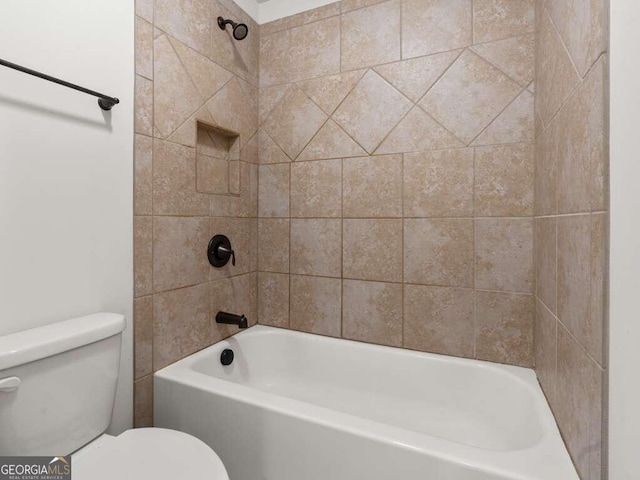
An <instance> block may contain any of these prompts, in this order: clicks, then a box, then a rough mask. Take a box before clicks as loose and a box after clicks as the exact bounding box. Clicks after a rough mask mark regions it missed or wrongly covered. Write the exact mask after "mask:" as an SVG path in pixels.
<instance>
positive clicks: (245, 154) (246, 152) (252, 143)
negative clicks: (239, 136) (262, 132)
mask: <svg viewBox="0 0 640 480" xmlns="http://www.w3.org/2000/svg"><path fill="white" fill-rule="evenodd" d="M259 138H260V137H259V135H258V132H256V133H254V134H253V137H251V139H250V140H249V141H248V142H247V144H246V145H245V146H244V147H243V148H242V150H241V151H240V159H241V160H243V161H245V162H248V163H253V164H255V165H257V164H258V163H260V141H259Z"/></svg>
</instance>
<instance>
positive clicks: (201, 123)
mask: <svg viewBox="0 0 640 480" xmlns="http://www.w3.org/2000/svg"><path fill="white" fill-rule="evenodd" d="M215 123H216V122H215V120H214V119H213V117H212V116H211V114H210V113H209V111H208V110H207V109H206V107H205V106H204V105H203V106H202V107H200V108H199V109H198V110H196V112H195V113H194V114H193V115H191V116H190V117H189V119H188V120H187V121H185V122H184V123H183V124H182V125H180V126H179V127H178V128H177V129H176V130H175V131H174V132H173V133H172V134H171V135H169V136H168V137H167V140H169V141H170V142H173V143H179V144H180V145H184V146H185V147H194V148H195V147H197V146H198V134H199V133H198V132H200V131H201V130H207V128H206V127H205V126H210V125H215ZM200 135H202V134H200ZM157 136H159V137H161V135H160V134H159V133H158V135H157Z"/></svg>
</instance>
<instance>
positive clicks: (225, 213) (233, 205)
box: [210, 195, 240, 217]
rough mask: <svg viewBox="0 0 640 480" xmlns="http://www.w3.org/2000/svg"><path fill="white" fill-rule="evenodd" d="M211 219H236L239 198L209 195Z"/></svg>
mask: <svg viewBox="0 0 640 480" xmlns="http://www.w3.org/2000/svg"><path fill="white" fill-rule="evenodd" d="M210 197H211V210H210V215H211V216H212V217H236V216H237V215H238V204H239V203H240V202H239V200H240V199H239V198H238V197H235V196H231V195H210Z"/></svg>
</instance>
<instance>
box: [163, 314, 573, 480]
mask: <svg viewBox="0 0 640 480" xmlns="http://www.w3.org/2000/svg"><path fill="white" fill-rule="evenodd" d="M226 348H230V349H232V350H233V351H234V353H235V360H234V362H233V363H232V364H231V365H230V366H226V367H225V366H222V364H221V363H220V354H221V352H222V351H223V350H224V349H226ZM154 385H155V387H154V389H155V397H154V398H155V424H156V426H158V427H166V428H173V429H176V430H181V431H183V432H187V433H190V434H192V435H195V436H196V437H198V438H200V439H201V440H203V441H204V442H206V443H207V444H208V445H209V446H211V447H212V448H213V449H214V450H215V451H216V452H217V453H218V455H220V457H221V458H222V461H223V462H224V464H225V465H226V467H227V470H228V471H229V474H230V477H231V480H395V479H399V480H502V479H513V480H516V479H518V480H525V479H526V480H577V478H578V477H577V474H576V472H575V469H574V468H573V465H572V463H571V460H570V458H569V455H568V454H567V451H566V449H565V447H564V444H563V443H562V440H561V438H560V434H559V433H558V429H557V427H556V424H555V421H554V419H553V417H552V415H551V412H550V410H549V408H548V406H547V403H546V401H545V399H544V396H543V394H542V392H541V390H540V388H539V386H538V383H537V381H536V377H535V374H534V373H533V371H531V370H527V369H523V368H516V367H508V366H502V365H496V364H491V363H486V362H479V361H474V360H464V359H457V358H453V357H446V356H441V355H431V354H425V353H418V352H411V351H406V350H401V349H396V348H389V347H380V346H374V345H368V344H363V343H357V342H350V341H347V340H339V339H331V338H326V337H321V336H316V335H309V334H304V333H298V332H292V331H288V330H280V329H275V328H270V327H263V326H257V327H253V328H251V329H249V330H247V331H244V332H242V333H240V334H238V335H236V336H234V337H232V338H230V339H228V340H225V341H222V342H220V343H218V344H216V345H213V346H212V347H210V348H208V349H206V350H203V351H201V352H198V353H196V354H194V355H192V356H190V357H188V358H186V359H184V360H181V361H180V362H177V363H175V364H173V365H171V366H169V367H167V368H165V369H163V370H161V371H159V372H157V373H156V374H155V383H154Z"/></svg>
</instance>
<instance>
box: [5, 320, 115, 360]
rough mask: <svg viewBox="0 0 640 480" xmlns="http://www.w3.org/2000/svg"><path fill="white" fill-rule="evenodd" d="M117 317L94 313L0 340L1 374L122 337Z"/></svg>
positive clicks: (6, 336)
mask: <svg viewBox="0 0 640 480" xmlns="http://www.w3.org/2000/svg"><path fill="white" fill-rule="evenodd" d="M126 326H127V322H126V320H125V318H124V316H122V315H120V314H117V313H95V314H93V315H87V316H84V317H79V318H73V319H71V320H65V321H62V322H56V323H51V324H49V325H44V326H42V327H37V328H32V329H30V330H24V331H22V332H16V333H12V334H10V335H5V336H3V337H0V371H2V370H7V369H9V368H12V367H16V366H18V365H24V364H26V363H30V362H34V361H36V360H41V359H43V358H47V357H51V356H53V355H57V354H60V353H64V352H67V351H69V350H73V349H74V348H78V347H82V346H84V345H89V344H90V343H94V342H98V341H100V340H104V339H105V338H109V337H112V336H114V335H118V334H119V333H121V332H122V331H123V330H124V329H125V327H126Z"/></svg>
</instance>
